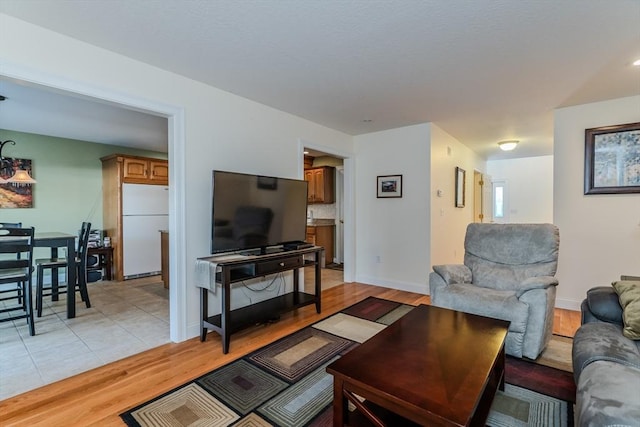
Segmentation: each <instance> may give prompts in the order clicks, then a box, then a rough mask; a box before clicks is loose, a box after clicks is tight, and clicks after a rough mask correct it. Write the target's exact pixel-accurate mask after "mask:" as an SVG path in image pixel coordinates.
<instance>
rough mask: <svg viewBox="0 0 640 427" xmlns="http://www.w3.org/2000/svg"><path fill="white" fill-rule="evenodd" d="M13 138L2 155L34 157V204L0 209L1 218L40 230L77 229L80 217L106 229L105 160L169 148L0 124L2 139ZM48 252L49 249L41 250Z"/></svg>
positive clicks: (162, 155) (153, 154)
mask: <svg viewBox="0 0 640 427" xmlns="http://www.w3.org/2000/svg"><path fill="white" fill-rule="evenodd" d="M7 139H11V140H14V141H15V142H16V145H11V144H7V145H5V146H4V149H3V150H2V155H3V156H4V157H18V158H25V159H31V160H32V170H33V178H34V179H35V180H36V181H38V183H37V184H33V208H28V209H25V208H19V209H15V208H0V222H22V224H23V225H24V226H33V227H35V229H36V232H38V231H60V232H64V233H70V234H77V233H78V230H79V229H80V224H81V223H82V221H90V222H91V228H96V229H101V228H102V162H100V158H101V157H104V156H107V155H109V154H114V153H122V154H130V155H138V156H145V157H155V158H162V159H166V158H167V154H166V153H158V152H154V151H146V150H137V149H131V148H125V147H120V146H115V145H107V144H96V143H92V142H86V141H78V140H74V139H64V138H55V137H51V136H43V135H36V134H31V133H22V132H13V131H7V130H2V129H0V141H5V140H7ZM40 255H46V254H38V256H40Z"/></svg>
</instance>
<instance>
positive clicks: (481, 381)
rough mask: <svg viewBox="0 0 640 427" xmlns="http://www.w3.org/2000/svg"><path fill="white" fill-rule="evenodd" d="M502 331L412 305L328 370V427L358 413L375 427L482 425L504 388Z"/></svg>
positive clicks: (502, 324) (492, 323)
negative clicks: (330, 391)
mask: <svg viewBox="0 0 640 427" xmlns="http://www.w3.org/2000/svg"><path fill="white" fill-rule="evenodd" d="M508 326H509V322H506V321H502V320H496V319H490V318H487V317H482V316H476V315H473V314H466V313H462V312H458V311H453V310H448V309H444V308H439V307H433V306H427V305H420V306H418V307H416V308H415V309H413V310H411V311H410V312H409V313H407V314H406V315H405V316H403V317H402V318H400V319H399V320H398V321H396V322H395V323H393V324H392V325H390V326H389V327H387V328H386V329H385V330H383V331H381V332H380V333H378V334H377V335H375V336H374V337H373V338H371V339H369V340H368V341H366V342H364V343H363V344H362V345H360V346H359V347H358V348H356V349H354V350H352V351H350V352H349V353H347V354H346V355H345V356H343V357H341V358H340V359H338V360H336V361H335V362H333V363H332V364H330V365H329V366H328V367H327V372H329V373H330V374H332V375H333V376H334V380H333V381H334V382H333V390H334V394H333V425H334V426H343V425H345V424H347V423H348V419H349V417H353V419H355V418H357V416H363V415H364V416H366V418H368V419H369V420H370V421H372V422H373V423H374V425H378V426H384V425H398V422H399V421H398V420H397V418H398V417H402V418H404V419H406V420H410V421H412V422H414V423H417V424H418V425H437V426H471V425H473V426H476V425H482V426H483V425H484V422H485V420H486V418H487V416H488V415H489V410H490V408H491V403H492V402H493V397H494V396H495V393H496V390H497V389H498V387H499V388H500V389H501V390H504V364H505V353H504V341H505V338H506V336H507V328H508ZM354 394H357V395H358V396H361V397H363V398H364V399H365V402H361V401H360V400H359V399H357V398H356V397H355V396H354ZM349 401H350V402H352V403H353V404H354V405H355V407H356V409H357V411H355V413H354V414H355V415H354V414H351V415H350V414H349V411H348V409H347V405H348V402H349ZM394 417H395V418H394ZM353 419H352V420H351V421H350V423H351V424H357V423H354V421H353ZM402 423H403V424H402V425H406V424H407V423H406V422H404V421H403V422H402Z"/></svg>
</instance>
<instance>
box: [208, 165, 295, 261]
mask: <svg viewBox="0 0 640 427" xmlns="http://www.w3.org/2000/svg"><path fill="white" fill-rule="evenodd" d="M306 226H307V182H306V181H302V180H297V179H287V178H276V177H271V176H259V175H249V174H243V173H236V172H225V171H218V170H214V171H213V202H212V226H211V253H220V252H234V251H242V250H248V249H256V248H260V249H261V253H265V252H266V248H267V247H270V246H278V245H282V244H286V243H289V242H303V241H304V240H305V239H306Z"/></svg>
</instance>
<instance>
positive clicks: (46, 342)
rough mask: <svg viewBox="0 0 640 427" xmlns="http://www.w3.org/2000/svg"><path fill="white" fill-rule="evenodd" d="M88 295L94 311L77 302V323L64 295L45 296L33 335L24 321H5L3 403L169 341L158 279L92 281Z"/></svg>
mask: <svg viewBox="0 0 640 427" xmlns="http://www.w3.org/2000/svg"><path fill="white" fill-rule="evenodd" d="M89 296H90V298H91V306H92V307H91V308H89V309H88V308H86V306H85V305H84V303H83V302H81V301H79V302H77V304H76V318H74V319H67V318H66V299H65V297H64V296H62V297H61V298H60V301H57V302H52V301H51V300H50V297H46V298H45V306H44V309H43V312H42V317H40V318H37V317H36V322H35V326H36V335H35V336H33V337H32V336H30V335H29V328H28V326H27V323H26V320H25V319H19V320H14V321H10V322H1V323H0V400H2V399H6V398H8V397H11V396H14V395H17V394H20V393H23V392H25V391H28V390H32V389H35V388H37V387H40V386H43V385H45V384H49V383H52V382H55V381H58V380H61V379H63V378H67V377H70V376H72V375H75V374H78V373H80V372H84V371H87V370H90V369H93V368H96V367H98V366H101V365H105V364H107V363H110V362H113V361H115V360H118V359H122V358H124V357H127V356H130V355H132V354H136V353H140V352H142V351H144V350H148V349H150V348H153V347H157V346H159V345H161V344H164V343H167V342H169V292H168V290H166V289H164V287H163V285H162V282H161V281H160V277H159V276H154V277H148V278H143V279H135V280H128V281H126V282H107V281H104V282H94V283H90V284H89ZM77 299H80V298H79V295H78V296H77ZM0 304H2V303H0Z"/></svg>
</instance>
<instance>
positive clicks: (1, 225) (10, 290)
mask: <svg viewBox="0 0 640 427" xmlns="http://www.w3.org/2000/svg"><path fill="white" fill-rule="evenodd" d="M0 228H22V223H21V222H0ZM17 257H18V259H19V258H20V254H18V255H17ZM13 292H17V294H18V304H23V301H22V285H21V284H20V283H16V287H15V289H14V288H8V289H0V294H5V293H13Z"/></svg>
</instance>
